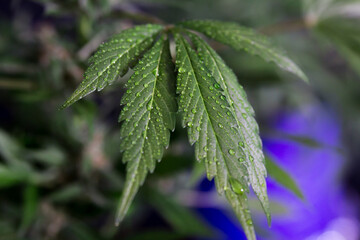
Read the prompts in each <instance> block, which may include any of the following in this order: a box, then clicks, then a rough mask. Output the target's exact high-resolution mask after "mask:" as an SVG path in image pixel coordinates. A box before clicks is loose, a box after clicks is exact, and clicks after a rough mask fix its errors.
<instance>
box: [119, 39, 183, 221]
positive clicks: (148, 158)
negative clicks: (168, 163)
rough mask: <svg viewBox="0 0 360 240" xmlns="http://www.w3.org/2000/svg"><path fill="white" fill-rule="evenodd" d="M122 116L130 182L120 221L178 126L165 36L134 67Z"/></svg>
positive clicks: (121, 208) (124, 155) (125, 188)
mask: <svg viewBox="0 0 360 240" xmlns="http://www.w3.org/2000/svg"><path fill="white" fill-rule="evenodd" d="M134 71H135V73H134V74H133V75H132V76H131V78H130V80H129V81H128V83H127V85H128V90H127V92H126V93H125V95H124V97H123V99H122V104H124V105H125V107H124V109H123V110H122V112H121V115H120V119H119V120H120V121H122V122H123V124H122V126H121V137H122V142H121V146H120V147H121V149H122V150H123V151H124V154H123V161H124V162H128V166H127V175H126V182H125V185H124V190H123V194H122V197H121V199H120V203H119V210H118V214H117V219H116V223H117V224H119V222H120V221H121V220H122V219H123V217H124V215H125V213H126V211H127V209H128V208H129V205H130V203H131V201H132V200H133V198H134V196H135V194H136V192H137V191H138V188H139V186H140V185H141V184H142V183H143V182H144V180H145V177H146V175H147V172H148V171H150V172H153V171H154V168H155V163H156V161H160V159H161V158H162V155H163V150H164V148H165V147H167V146H168V144H169V137H170V133H169V131H168V129H174V126H175V119H174V113H175V111H176V105H175V104H176V103H175V101H174V96H173V93H172V91H171V81H170V80H171V79H172V76H173V71H174V70H173V64H172V62H171V57H170V51H169V44H168V41H167V40H164V36H162V37H161V39H160V40H159V41H158V42H157V43H156V44H155V46H154V47H153V48H151V50H150V51H149V52H147V53H146V54H145V56H144V58H143V59H142V60H141V61H140V62H139V64H138V65H137V66H136V67H135V69H134Z"/></svg>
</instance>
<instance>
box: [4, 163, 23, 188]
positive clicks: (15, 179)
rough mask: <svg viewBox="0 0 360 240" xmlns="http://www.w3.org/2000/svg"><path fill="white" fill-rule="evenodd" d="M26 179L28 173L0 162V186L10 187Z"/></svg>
mask: <svg viewBox="0 0 360 240" xmlns="http://www.w3.org/2000/svg"><path fill="white" fill-rule="evenodd" d="M27 179H28V174H26V173H24V172H23V171H17V170H13V169H11V168H9V167H7V166H5V165H2V164H0V188H4V187H10V186H12V185H15V184H17V183H20V182H22V181H25V180H27Z"/></svg>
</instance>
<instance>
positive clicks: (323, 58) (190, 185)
mask: <svg viewBox="0 0 360 240" xmlns="http://www.w3.org/2000/svg"><path fill="white" fill-rule="evenodd" d="M185 19H216V20H226V21H235V22H238V23H240V24H242V25H245V26H249V27H253V28H255V29H257V30H258V31H260V32H262V33H264V34H266V35H269V36H271V37H272V38H273V39H274V42H276V43H277V44H278V45H281V46H283V47H284V48H285V49H286V50H287V52H288V53H289V55H290V56H291V57H292V59H294V61H295V62H297V63H298V64H299V65H300V66H301V67H302V68H303V70H304V72H305V73H306V74H307V75H308V77H309V79H310V81H311V83H310V85H306V84H304V83H302V82H301V81H295V80H296V77H294V76H292V75H289V74H287V73H283V72H281V71H279V70H278V69H276V67H274V65H272V64H269V63H264V62H263V61H261V60H260V59H258V58H256V57H251V56H249V55H247V54H245V53H242V52H240V53H239V52H234V51H232V50H230V49H228V48H226V47H224V46H223V45H219V44H217V43H213V42H211V44H212V45H213V47H214V48H215V49H216V50H218V52H219V53H220V54H221V55H222V56H223V57H224V59H225V61H226V62H227V63H228V65H229V66H230V67H231V68H232V69H233V70H234V72H235V73H236V74H237V76H238V77H239V81H240V83H241V84H242V85H243V86H244V87H245V89H246V90H247V93H248V96H249V99H250V102H251V103H252V104H253V106H254V108H255V110H256V113H257V120H258V122H259V124H260V131H261V134H262V136H263V137H264V138H267V137H274V136H275V137H278V138H282V139H287V140H289V141H291V142H295V143H297V144H300V145H304V146H306V147H308V148H329V147H330V148H333V149H335V151H336V152H337V153H340V154H341V156H343V158H342V159H343V160H344V162H343V165H342V167H341V168H339V169H337V173H336V176H340V177H338V179H339V181H340V182H341V184H342V186H344V189H345V190H344V191H345V192H346V193H347V195H346V196H348V195H350V196H351V197H352V198H355V199H359V194H360V177H359V176H360V174H359V171H360V148H359V147H358V146H359V144H360V2H359V1H350V0H304V1H282V0H271V1H261V0H252V1H239V0H222V1H218V0H183V1H178V0H137V1H130V0H122V1H120V0H119V1H118V0H98V1H96V0H52V1H51V0H37V1H35V0H3V1H1V2H0V33H1V34H0V239H6V240H10V239H29V240H30V239H70V240H71V239H86V240H93V239H94V240H95V239H98V240H100V239H101V240H105V239H126V240H127V239H129V240H130V239H131V240H136V239H139V240H145V239H239V236H242V237H243V235H239V236H238V237H231V236H230V235H229V234H228V233H227V232H226V231H227V230H226V228H219V227H217V228H216V227H214V226H213V225H212V224H211V223H209V221H207V219H208V218H209V217H207V216H206V214H203V212H202V211H197V209H198V208H201V207H207V206H216V207H217V208H219V209H221V210H222V211H224V212H226V213H227V214H228V216H231V217H230V219H232V220H233V222H234V223H235V225H236V226H237V227H238V228H239V225H238V224H237V223H236V220H234V218H235V217H234V216H233V214H232V213H231V210H230V209H229V207H228V206H227V205H226V203H225V202H224V201H223V199H222V198H220V197H218V196H217V195H216V193H215V192H214V191H203V189H204V188H207V187H206V186H208V185H207V184H211V183H206V182H205V183H204V181H206V180H202V178H203V172H202V171H201V168H200V166H199V164H198V163H196V162H195V161H194V158H193V149H192V147H191V146H189V144H188V143H187V141H186V132H185V131H184V130H183V129H181V128H180V127H178V128H177V129H176V131H175V132H174V134H173V135H172V139H171V145H170V147H169V149H168V150H167V151H166V154H165V156H164V158H163V160H162V162H161V163H160V164H159V165H158V167H157V169H156V170H155V172H154V174H151V175H150V176H149V177H148V180H147V182H146V184H145V185H144V187H143V188H142V189H141V190H140V192H139V195H138V196H137V197H136V199H135V202H134V203H133V205H132V207H131V209H130V211H129V214H128V217H127V218H126V220H125V222H124V223H123V224H122V226H120V227H119V228H115V227H114V212H115V209H116V203H117V200H118V197H119V196H120V193H121V189H122V184H123V179H124V170H125V167H124V165H123V164H122V163H121V153H120V152H119V147H118V146H119V143H120V139H119V126H118V124H117V118H118V115H119V113H120V111H121V107H120V99H121V96H122V94H123V91H124V90H123V88H120V87H123V84H124V82H125V81H126V80H127V79H128V77H129V75H126V76H125V77H123V78H122V79H119V81H118V82H117V83H116V84H114V85H112V86H110V87H107V88H106V89H105V90H103V91H102V92H100V93H94V94H92V95H91V96H88V97H86V98H85V99H83V100H81V101H80V102H79V103H76V104H74V105H73V106H72V107H71V108H69V109H66V110H61V111H60V110H59V106H60V105H61V104H62V103H63V102H64V100H65V99H66V97H67V96H69V95H70V93H71V92H72V91H73V90H74V89H75V87H76V86H77V85H78V84H79V83H80V81H81V80H82V74H83V72H84V69H85V68H86V66H87V59H88V57H89V56H91V54H92V53H93V51H94V50H95V49H96V48H97V46H98V45H99V44H100V43H102V42H103V41H105V40H106V39H107V38H108V37H109V36H111V35H112V34H114V33H117V32H120V31H121V30H123V29H126V28H129V27H132V26H133V25H135V24H142V23H149V22H150V23H163V22H165V23H174V22H178V21H181V20H185ZM308 105H320V106H325V107H326V108H328V109H331V112H332V113H333V115H332V116H333V117H334V118H336V120H337V121H338V123H339V124H338V127H339V128H340V129H341V130H340V131H341V137H340V143H339V144H338V146H326V145H324V143H321V142H319V141H317V140H316V139H313V138H312V137H311V136H308V135H301V134H293V133H291V132H290V133H289V132H287V133H286V132H281V131H279V130H278V128H276V127H274V123H275V122H276V119H277V118H278V116H279V114H281V113H284V112H287V111H290V110H293V109H296V110H297V111H300V112H302V111H303V110H304V109H305V107H304V106H308ZM310 124H311V123H310ZM329 131H332V129H329ZM267 161H268V162H267V167H268V171H269V174H270V178H272V179H275V180H276V181H277V182H278V183H280V184H281V185H282V186H284V187H285V188H288V191H289V192H293V193H294V194H295V195H297V196H298V198H300V199H303V200H301V202H302V204H305V202H306V194H305V196H304V194H303V193H302V191H303V189H301V187H299V186H298V185H297V183H296V182H297V179H296V178H294V179H293V178H292V177H291V173H288V172H287V171H286V170H285V169H283V168H282V167H281V166H280V165H281V164H280V165H277V163H276V161H272V160H271V157H270V156H269V158H268V160H267ZM279 161H280V162H281V159H280V160H278V162H279ZM319 174H320V173H319ZM334 177H335V176H334ZM204 186H205V187H204ZM323 187H324V188H328V187H329V186H323ZM269 194H270V200H272V199H271V188H269ZM254 201H255V200H254ZM251 205H252V206H253V208H254V209H257V208H259V205H258V204H257V203H256V202H254V203H253V204H251ZM285 208H286V206H283V205H282V204H280V203H277V202H276V201H273V202H272V211H273V213H275V215H276V214H281V213H283V212H284V209H285ZM356 214H359V212H357V213H356ZM255 218H256V217H255ZM260 218H261V217H260ZM256 222H257V221H255V224H256ZM258 222H260V223H261V220H259V221H258ZM256 228H257V231H258V234H259V235H260V237H262V238H263V239H282V238H271V234H270V235H269V233H268V232H269V230H268V229H267V227H262V226H261V224H259V225H258V226H257V225H256ZM219 229H220V230H219ZM271 231H272V230H270V232H271ZM273 231H277V228H276V227H275V228H274V230H273ZM225 235H226V236H227V238H226V237H225ZM292 239H297V238H292ZM299 239H300V238H299ZM344 239H346V238H344Z"/></svg>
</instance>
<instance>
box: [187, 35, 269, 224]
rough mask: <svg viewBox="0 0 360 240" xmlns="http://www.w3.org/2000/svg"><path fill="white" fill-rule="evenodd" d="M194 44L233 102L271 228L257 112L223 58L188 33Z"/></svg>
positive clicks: (252, 178)
mask: <svg viewBox="0 0 360 240" xmlns="http://www.w3.org/2000/svg"><path fill="white" fill-rule="evenodd" d="M187 34H188V35H189V36H190V38H191V40H192V42H193V43H194V44H195V47H196V48H197V51H198V53H199V56H200V59H201V60H202V61H204V65H205V66H206V68H207V69H208V70H209V72H210V73H211V75H212V76H213V77H214V78H215V80H216V82H217V83H219V84H220V86H221V88H222V89H224V95H225V96H226V99H228V100H229V102H230V107H229V108H230V112H231V113H232V114H233V115H234V116H235V119H236V129H237V131H238V134H239V135H240V136H241V139H242V141H241V142H239V144H240V146H241V147H242V149H243V151H244V153H245V156H246V157H245V159H244V163H245V165H246V168H247V170H248V174H249V180H250V183H251V186H252V188H253V189H254V192H255V193H256V195H257V196H258V198H259V200H260V202H261V205H262V207H263V209H264V211H265V213H266V215H267V218H268V222H269V224H270V222H271V219H270V210H269V200H268V197H267V193H266V182H265V177H266V168H265V165H264V161H265V160H264V154H263V151H262V142H261V139H260V136H259V126H258V125H257V123H256V121H255V119H254V110H253V108H252V107H251V105H250V103H249V102H248V100H247V97H246V93H245V91H244V89H243V88H242V87H241V85H239V83H238V80H237V78H236V76H235V74H234V73H233V72H232V71H231V69H230V68H229V67H227V66H226V64H225V63H224V61H223V60H222V59H221V58H220V56H219V55H218V54H217V53H216V52H215V51H214V50H213V49H212V48H211V47H210V46H209V45H208V44H207V43H206V42H205V41H204V40H202V39H201V38H200V37H198V36H197V35H195V34H193V33H190V32H187Z"/></svg>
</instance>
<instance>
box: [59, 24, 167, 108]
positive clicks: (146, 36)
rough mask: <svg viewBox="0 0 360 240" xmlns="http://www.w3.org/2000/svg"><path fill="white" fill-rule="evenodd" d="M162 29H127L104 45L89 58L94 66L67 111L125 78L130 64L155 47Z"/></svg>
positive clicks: (88, 71)
mask: <svg viewBox="0 0 360 240" xmlns="http://www.w3.org/2000/svg"><path fill="white" fill-rule="evenodd" d="M162 28H163V27H162V26H160V25H155V24H148V25H140V26H137V27H134V28H131V29H127V30H125V31H123V32H121V33H119V34H117V35H115V36H114V37H112V38H111V39H110V40H109V41H108V42H106V43H104V44H102V45H101V46H100V47H99V49H98V50H97V52H96V53H95V54H94V55H93V56H92V57H91V58H90V59H89V62H90V63H91V65H90V66H89V67H88V69H87V70H86V72H85V74H84V80H83V81H82V82H81V84H80V85H79V87H78V88H77V89H76V90H75V91H74V93H73V94H72V95H71V97H70V98H69V99H68V100H67V101H66V102H65V103H64V105H63V106H62V108H65V107H67V106H69V105H71V104H73V103H74V102H76V101H78V100H79V99H81V98H83V97H84V96H86V95H88V94H89V93H91V92H93V91H95V90H96V89H97V90H98V91H100V90H102V89H103V88H104V87H106V86H107V85H110V84H112V83H113V82H114V81H115V80H117V79H118V78H119V77H120V76H123V75H125V73H126V72H127V71H128V68H129V67H130V66H131V64H132V63H133V62H134V61H136V60H137V59H138V58H139V57H140V56H141V54H142V53H143V52H144V51H145V50H147V49H149V48H150V47H151V45H152V44H153V42H154V40H155V38H156V36H157V34H158V33H159V32H160V31H161V30H162Z"/></svg>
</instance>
